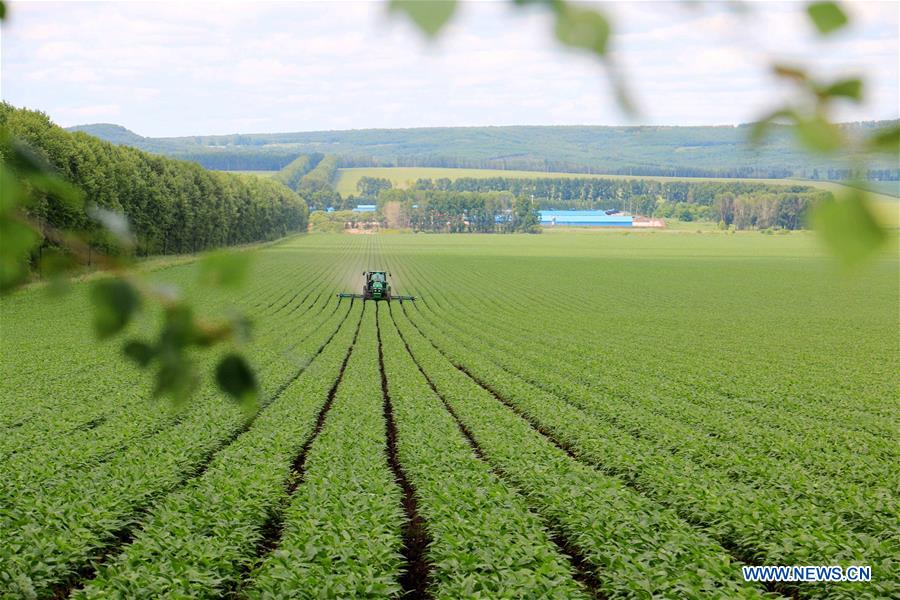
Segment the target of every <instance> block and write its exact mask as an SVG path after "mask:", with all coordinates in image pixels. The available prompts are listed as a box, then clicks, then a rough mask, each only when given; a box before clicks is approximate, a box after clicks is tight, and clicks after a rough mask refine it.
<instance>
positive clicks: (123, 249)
mask: <svg viewBox="0 0 900 600" xmlns="http://www.w3.org/2000/svg"><path fill="white" fill-rule="evenodd" d="M46 198H53V199H54V200H55V201H56V202H57V203H58V204H59V205H61V206H68V207H70V208H79V209H83V208H84V199H83V194H82V192H81V191H80V190H79V189H78V188H77V187H75V186H73V185H71V184H69V183H68V182H66V181H64V180H63V179H62V178H61V177H60V176H59V175H57V174H56V173H55V171H54V170H53V169H52V167H51V166H50V165H49V164H47V163H46V162H45V161H43V160H42V159H41V158H40V157H39V156H38V155H37V154H36V153H35V152H33V151H32V150H31V149H30V148H29V147H28V146H27V145H25V144H24V143H23V142H22V141H21V140H17V139H15V138H13V137H12V136H11V135H10V134H9V131H8V130H7V129H6V127H5V126H0V250H2V251H0V292H2V293H9V292H11V291H13V290H14V289H16V288H17V287H19V286H21V285H22V284H24V283H26V282H28V281H29V279H30V277H31V274H32V265H33V264H35V263H36V267H37V270H38V272H39V273H41V275H43V276H45V277H50V278H51V284H52V285H51V286H50V287H49V288H48V289H49V290H50V291H60V289H62V288H61V287H60V285H59V283H60V282H61V281H64V279H63V278H64V277H65V276H67V275H71V274H73V273H74V272H75V271H76V269H79V268H82V267H84V266H85V265H88V264H96V265H98V266H100V267H102V268H104V269H105V270H106V271H107V272H108V275H109V276H105V277H102V278H100V279H98V280H96V281H94V282H93V283H92V284H91V288H90V294H89V298H90V301H91V305H92V307H93V313H94V314H93V327H94V333H95V335H96V336H97V338H98V339H101V340H105V339H109V338H112V337H115V336H117V335H120V334H122V333H123V332H124V331H125V330H126V329H127V327H128V326H129V324H130V323H131V322H132V321H133V320H134V318H135V316H136V315H137V314H138V313H139V312H140V310H141V309H142V308H143V307H144V306H145V305H147V304H149V303H156V304H158V305H161V306H162V307H163V314H164V318H163V323H162V326H161V328H160V330H159V333H158V335H157V339H156V340H154V341H153V342H147V341H142V340H136V339H133V340H129V341H128V342H126V343H125V344H124V346H123V348H122V351H123V353H124V355H125V356H127V357H128V358H130V359H132V360H133V361H134V362H135V363H136V364H137V365H138V366H140V367H142V368H151V367H154V366H155V367H156V369H155V377H156V383H155V386H154V390H155V393H156V395H168V396H170V397H171V398H172V399H173V400H175V401H176V402H183V401H185V400H186V399H187V398H188V397H189V396H190V395H191V394H192V393H193V391H194V390H195V388H196V386H197V382H198V381H199V374H198V373H197V368H196V365H195V361H194V360H193V358H192V355H191V352H190V351H191V350H192V349H201V348H208V347H210V346H213V345H215V344H218V343H220V342H225V341H226V340H233V341H238V342H239V341H243V340H245V339H246V338H247V337H248V332H249V324H248V323H247V321H246V319H244V318H243V317H242V316H236V317H233V318H231V319H227V320H224V321H223V322H221V323H217V324H208V323H205V322H204V321H202V320H200V319H198V318H197V317H195V316H194V314H193V311H192V309H191V306H190V304H189V303H187V302H186V301H185V300H183V299H179V298H178V295H177V292H174V293H173V292H172V291H171V290H164V289H159V288H157V287H154V286H151V285H149V284H148V283H147V282H145V281H144V280H143V278H142V277H141V275H140V272H139V271H138V270H136V269H134V268H133V262H132V259H131V250H132V249H133V247H134V241H135V238H134V235H133V233H132V232H131V228H130V226H129V223H128V219H127V218H126V217H125V216H124V215H122V214H120V213H117V212H114V211H110V210H107V209H102V208H99V207H94V206H89V207H88V210H87V213H88V215H90V216H91V217H92V218H93V219H94V220H95V221H96V222H97V224H99V225H100V226H102V228H103V230H104V232H105V234H106V235H107V236H108V238H109V240H110V242H112V243H114V244H115V248H114V249H115V252H113V253H101V252H99V251H98V250H97V249H96V248H93V247H92V246H91V245H90V243H89V242H90V239H89V233H88V232H85V231H74V230H73V231H67V230H60V229H57V228H55V227H53V226H52V225H51V224H49V223H47V222H45V221H42V220H40V219H38V218H36V217H34V216H33V215H31V214H30V213H29V211H28V209H29V207H31V206H33V205H34V204H35V203H36V202H38V201H39V200H40V199H46ZM35 255H36V256H37V257H38V258H37V260H36V261H35V260H34V258H35ZM249 260H250V255H249V254H248V253H241V252H226V251H215V252H212V253H210V254H208V255H206V256H204V257H202V258H201V259H200V266H199V272H200V277H201V281H202V282H203V283H205V284H208V285H219V286H228V287H233V286H236V285H239V284H240V282H241V281H242V280H243V278H244V277H245V276H246V274H247V272H248V270H249V266H250V265H249ZM215 379H216V381H217V382H218V384H219V387H220V388H221V389H222V391H224V392H225V393H226V394H228V395H230V396H231V397H232V398H234V399H235V400H238V401H241V402H243V403H248V402H250V401H253V400H255V399H256V398H257V396H258V391H259V386H258V383H257V382H256V379H255V377H254V376H253V372H252V369H251V368H250V366H249V365H248V364H247V362H246V360H245V359H244V358H243V357H242V356H241V355H240V354H239V353H237V352H235V351H232V352H229V353H228V354H227V355H226V356H225V357H224V358H222V359H221V360H220V361H219V363H218V365H217V366H216V368H215Z"/></svg>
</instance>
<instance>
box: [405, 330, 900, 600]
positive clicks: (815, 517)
mask: <svg viewBox="0 0 900 600" xmlns="http://www.w3.org/2000/svg"><path fill="white" fill-rule="evenodd" d="M419 314H420V315H424V313H419ZM417 322H418V325H419V326H420V327H422V328H423V330H424V331H426V332H428V335H429V336H430V337H431V338H432V339H433V340H434V342H435V343H436V344H437V345H438V346H439V347H440V349H441V351H442V352H444V353H445V354H446V355H447V356H448V357H449V358H450V360H452V361H453V362H454V363H456V364H460V365H465V366H466V368H467V369H468V370H470V371H471V372H472V373H473V374H474V375H475V376H476V377H478V378H479V380H481V381H484V382H486V383H487V384H488V385H490V386H491V389H492V390H494V391H496V392H497V393H499V394H500V395H502V396H503V398H504V399H506V400H507V401H509V402H510V403H511V404H513V405H514V406H515V407H516V408H517V409H518V410H520V411H521V412H522V413H523V414H525V415H526V416H527V417H528V418H529V419H530V420H532V421H533V422H534V423H535V424H536V426H538V427H541V428H543V429H544V430H546V431H548V432H549V433H551V434H552V435H553V436H554V437H555V438H556V439H557V440H559V441H560V442H561V443H563V444H564V445H565V446H566V447H568V448H570V449H571V450H572V451H573V452H575V453H576V454H577V455H578V456H579V458H580V459H581V460H584V461H585V462H588V463H590V464H593V465H596V466H597V467H598V468H601V469H604V470H605V471H607V472H609V473H610V474H613V475H617V476H621V477H622V478H623V479H624V480H625V481H628V482H629V484H630V485H632V486H634V487H635V488H636V489H638V490H640V491H641V492H642V493H645V494H647V495H648V496H649V497H651V498H654V499H656V500H658V501H659V502H661V503H662V504H663V505H665V506H668V507H670V508H672V509H673V510H675V511H677V512H678V513H679V514H681V515H683V516H684V517H685V518H686V519H688V520H689V521H691V522H693V523H695V524H697V525H699V526H700V527H701V528H702V529H703V530H704V531H706V532H708V533H709V534H710V535H711V536H713V537H714V538H715V539H718V540H722V541H723V543H725V544H726V545H728V546H734V547H736V548H738V549H739V550H740V552H741V556H744V557H747V558H753V559H754V560H760V561H762V562H763V563H764V564H807V563H814V564H816V563H818V564H873V565H875V570H876V571H877V572H878V575H879V583H877V584H875V585H873V586H872V587H871V588H869V589H868V590H862V592H860V590H859V589H858V587H859V586H858V585H857V586H855V587H854V586H852V585H848V586H835V585H830V586H828V587H818V588H815V589H813V588H810V589H805V590H804V593H806V594H808V595H810V596H820V595H821V596H823V597H835V598H836V597H853V596H854V595H856V597H860V596H858V594H860V593H862V594H865V593H867V591H868V592H870V593H872V594H873V596H872V597H877V596H878V595H879V594H881V593H884V592H888V591H890V590H892V589H894V588H895V586H896V583H894V575H895V574H894V573H893V569H892V567H891V557H892V556H896V553H897V550H898V549H897V548H896V547H895V544H894V543H892V542H890V541H880V540H878V539H875V538H872V537H870V536H866V535H862V534H857V533H855V532H854V531H853V530H852V529H851V528H850V527H848V526H847V524H846V523H844V522H842V521H841V519H840V518H839V517H837V516H835V515H833V514H829V513H827V512H824V511H823V510H822V508H821V507H820V506H817V505H815V504H813V503H811V502H810V501H809V500H806V499H804V498H803V497H800V496H798V495H796V493H795V492H794V491H793V490H792V488H790V487H789V486H785V487H784V488H780V489H779V488H775V487H766V486H758V485H752V484H749V483H746V482H744V481H741V480H739V479H734V478H731V477H728V475H727V472H720V471H716V470H715V469H712V468H704V467H703V465H702V464H698V463H697V462H696V461H694V460H691V459H690V458H687V457H684V456H681V455H679V454H678V453H671V452H666V451H661V450H659V449H658V448H656V447H655V438H653V437H651V436H650V435H649V434H648V435H647V436H646V437H632V436H629V435H628V434H627V433H626V432H624V431H623V430H621V429H620V428H618V427H616V426H615V425H613V424H610V423H608V422H605V421H603V420H600V419H597V418H596V416H595V415H592V414H590V413H586V412H585V411H583V410H581V409H580V408H578V407H576V406H573V405H571V404H569V403H567V402H565V401H563V400H560V399H559V398H557V397H556V396H554V395H552V394H549V393H547V392H545V391H543V390H541V389H539V388H537V387H535V386H533V385H531V384H529V383H527V382H525V381H523V380H522V379H520V378H518V377H516V376H514V375H511V374H509V373H507V372H505V371H503V370H502V369H498V368H496V367H491V366H490V364H491V363H490V362H488V361H486V360H485V358H484V354H483V353H484V352H486V351H487V350H486V348H484V347H483V345H482V344H481V343H480V342H479V341H478V340H477V339H474V338H466V341H465V343H460V341H459V340H458V339H455V338H454V337H453V336H449V337H447V336H446V334H445V333H444V332H441V331H439V330H437V329H435V327H436V325H435V322H430V321H429V319H426V318H420V319H419V320H418V321H417ZM796 540H803V544H797V543H796Z"/></svg>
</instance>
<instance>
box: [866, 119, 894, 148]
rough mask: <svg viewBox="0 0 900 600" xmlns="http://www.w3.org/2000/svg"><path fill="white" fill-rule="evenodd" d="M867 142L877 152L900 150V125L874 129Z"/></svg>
mask: <svg viewBox="0 0 900 600" xmlns="http://www.w3.org/2000/svg"><path fill="white" fill-rule="evenodd" d="M868 143H869V147H870V148H872V149H873V150H875V151H877V152H892V153H894V154H896V153H897V152H900V125H894V126H892V127H885V128H882V129H878V130H876V131H875V133H873V134H872V136H871V137H870V138H869V142H868Z"/></svg>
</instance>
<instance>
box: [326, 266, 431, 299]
mask: <svg viewBox="0 0 900 600" xmlns="http://www.w3.org/2000/svg"><path fill="white" fill-rule="evenodd" d="M389 276H390V273H388V272H387V271H363V277H365V278H366V280H365V283H363V290H362V294H350V293H347V292H342V293H340V294H338V298H362V299H363V300H375V301H378V300H387V301H388V302H390V301H391V300H399V301H400V302H403V301H404V300H415V299H416V297H415V296H395V295H393V294H391V284H390V283H388V279H387V278H388V277H389Z"/></svg>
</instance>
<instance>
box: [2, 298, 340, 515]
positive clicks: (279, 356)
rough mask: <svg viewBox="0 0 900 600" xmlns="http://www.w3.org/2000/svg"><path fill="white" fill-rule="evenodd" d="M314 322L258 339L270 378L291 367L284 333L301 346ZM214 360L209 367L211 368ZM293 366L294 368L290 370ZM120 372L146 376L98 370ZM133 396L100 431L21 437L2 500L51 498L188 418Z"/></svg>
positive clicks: (268, 331) (297, 321)
mask: <svg viewBox="0 0 900 600" xmlns="http://www.w3.org/2000/svg"><path fill="white" fill-rule="evenodd" d="M327 304H330V303H327V302H323V303H322V305H321V306H320V307H313V306H309V307H308V309H309V310H310V311H311V312H313V314H315V312H314V310H313V309H319V308H324V307H325V306H326V305H327ZM309 316H310V315H309V314H305V313H301V312H298V313H297V314H296V316H295V317H294V318H293V319H282V320H281V322H280V323H279V324H277V326H276V325H272V324H267V325H269V327H266V328H265V329H264V330H263V331H262V332H258V333H257V335H256V338H255V342H256V343H255V344H254V345H255V348H256V351H255V358H256V361H257V363H258V364H260V365H261V366H262V368H263V369H264V370H265V372H266V373H273V371H274V369H275V368H277V367H278V366H280V363H284V362H285V355H284V353H283V351H282V350H280V349H279V345H278V343H277V342H278V341H279V340H280V339H281V338H282V337H283V334H284V331H286V330H288V331H294V332H295V334H294V335H295V336H296V337H297V339H298V340H302V339H304V338H305V337H306V336H307V335H309V334H310V333H312V332H314V331H315V329H316V327H317V323H316V320H315V319H310V318H309ZM258 329H259V328H258ZM211 358H212V357H210V360H208V361H207V362H209V363H210V364H211V363H212V361H211ZM287 362H288V363H292V362H294V357H288V361H287ZM287 366H288V367H289V368H290V364H288V365H287ZM116 370H118V371H122V370H124V371H125V372H126V373H127V374H128V375H130V376H131V377H132V378H136V377H140V376H141V375H140V374H139V373H136V372H134V371H133V370H132V369H131V368H130V366H128V365H126V367H125V369H122V368H121V367H119V368H118V369H113V368H110V369H109V370H108V371H107V370H104V371H100V369H98V372H113V373H114V372H115V371H116ZM98 374H99V373H98ZM278 381H281V378H280V377H278V378H276V379H272V378H266V379H264V380H263V385H267V386H268V387H269V388H270V389H269V390H268V391H269V392H270V393H274V389H273V388H272V384H273V383H277V382H278ZM126 393H128V392H126ZM130 394H131V398H130V399H129V400H128V401H125V398H124V397H123V396H125V394H123V393H122V392H119V393H118V394H111V397H110V398H109V400H108V401H109V402H110V407H109V408H108V410H106V411H105V412H104V413H103V414H102V419H100V422H99V423H98V425H97V426H95V427H91V428H78V429H76V430H75V431H70V432H67V433H66V434H65V435H61V436H48V435H47V433H48V432H47V431H44V432H40V431H38V432H35V434H34V435H33V439H34V442H33V443H31V444H27V440H26V439H23V437H24V436H17V437H18V439H17V442H18V443H20V444H22V445H23V447H22V448H21V449H20V450H19V451H18V452H15V453H14V454H12V455H11V456H9V457H7V459H6V465H7V467H8V468H9V472H10V476H9V477H7V478H4V480H3V481H2V482H0V498H2V499H3V500H5V501H6V502H11V501H12V499H13V498H14V496H15V495H16V494H18V493H20V492H21V491H22V490H23V489H27V488H29V487H33V486H39V487H40V488H41V490H42V493H46V492H47V490H48V489H50V488H53V487H55V486H56V485H58V484H59V483H60V482H64V481H66V480H67V479H69V478H70V477H71V476H72V474H73V471H75V470H79V469H85V468H89V467H90V466H92V465H95V464H96V463H97V462H100V461H103V460H109V459H110V458H112V457H113V456H115V454H116V453H117V451H120V450H121V449H124V448H125V447H127V446H128V445H129V444H131V443H134V441H135V440H137V439H140V438H144V437H148V436H152V435H154V434H156V433H158V432H159V431H161V430H163V429H165V428H169V427H172V426H174V425H175V424H177V423H178V422H179V421H180V420H181V419H183V418H184V417H185V415H184V414H179V412H178V411H174V410H166V407H165V406H163V407H162V408H163V410H146V409H145V406H146V405H147V404H148V403H150V402H151V400H150V399H149V398H147V395H148V392H147V391H145V390H142V389H136V390H133V391H131V392H130ZM142 409H143V410H142ZM95 418H96V417H95ZM51 444H52V451H51V452H52V459H50V460H48V445H51Z"/></svg>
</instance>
